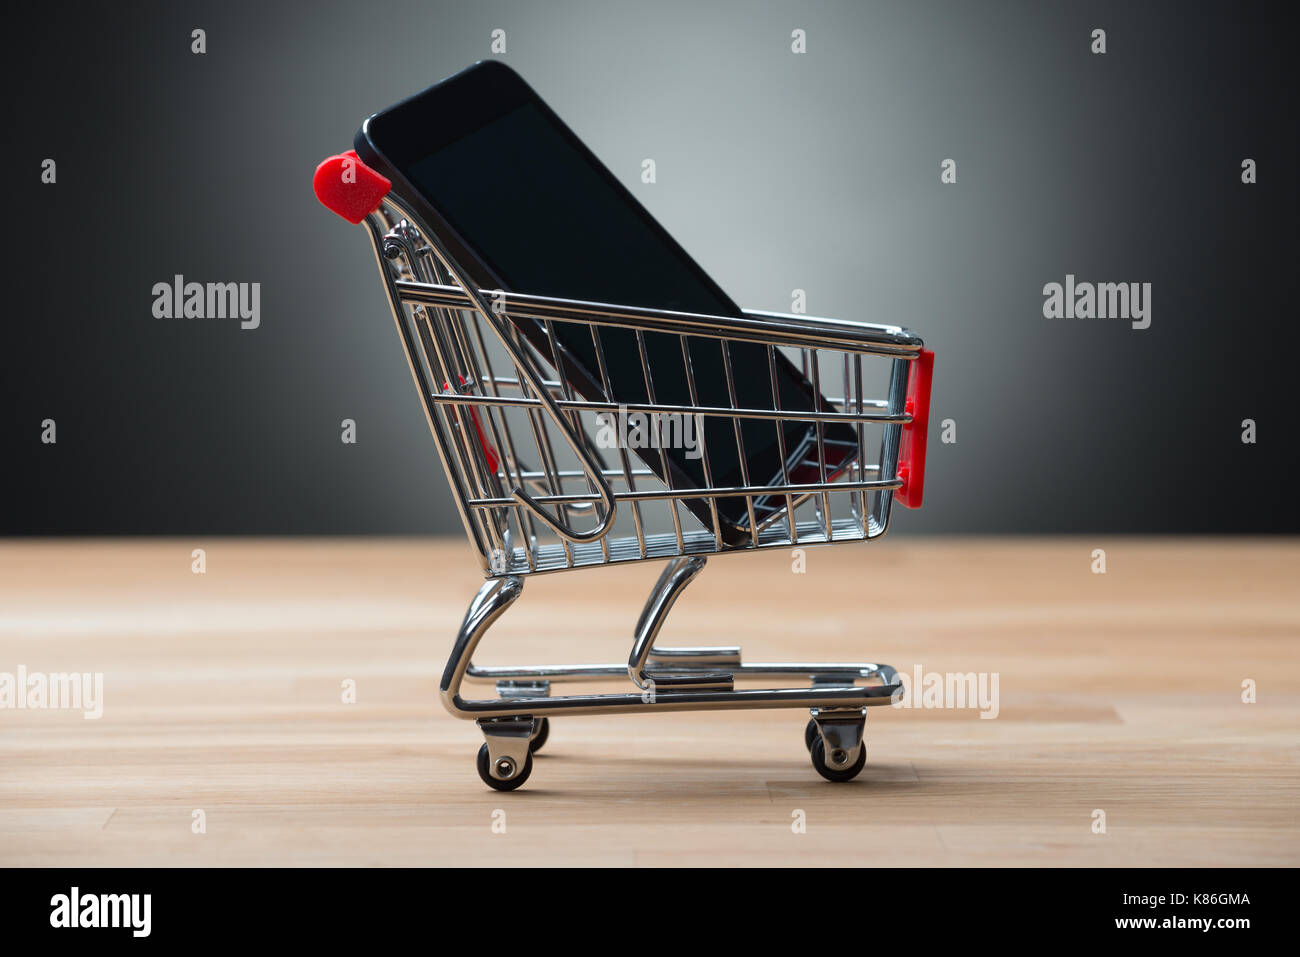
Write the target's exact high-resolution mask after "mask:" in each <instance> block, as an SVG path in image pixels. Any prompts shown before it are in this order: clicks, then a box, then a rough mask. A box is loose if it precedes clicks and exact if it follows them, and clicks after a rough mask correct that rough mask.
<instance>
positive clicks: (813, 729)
mask: <svg viewBox="0 0 1300 957" xmlns="http://www.w3.org/2000/svg"><path fill="white" fill-rule="evenodd" d="M820 737H821V732H820V731H818V730H817V722H816V721H814V720H813V719H812V718H809V719H808V726H807V727H806V728H804V729H803V746H804V747H805V748H807V749H808V751H809V753H812V746H813V742H814V741H816V740H817V739H818V738H820Z"/></svg>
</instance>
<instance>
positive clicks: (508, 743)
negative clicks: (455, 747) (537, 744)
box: [477, 715, 545, 791]
mask: <svg viewBox="0 0 1300 957" xmlns="http://www.w3.org/2000/svg"><path fill="white" fill-rule="evenodd" d="M543 720H545V719H543ZM478 726H479V730H480V731H482V732H483V737H485V738H487V741H486V742H484V744H483V747H481V748H479V750H478V762H477V765H478V776H479V777H480V778H482V779H483V783H484V784H486V785H487V786H488V787H490V788H492V789H494V790H497V791H513V790H514V789H515V788H517V787H519V786H520V785H521V784H523V783H524V782H525V781H527V780H528V775H530V774H532V773H533V752H532V746H533V737H534V735H535V734H541V725H540V723H535V722H534V721H533V719H532V717H530V716H528V715H521V716H519V717H515V718H483V719H480V720H479V722H478ZM543 740H544V739H543Z"/></svg>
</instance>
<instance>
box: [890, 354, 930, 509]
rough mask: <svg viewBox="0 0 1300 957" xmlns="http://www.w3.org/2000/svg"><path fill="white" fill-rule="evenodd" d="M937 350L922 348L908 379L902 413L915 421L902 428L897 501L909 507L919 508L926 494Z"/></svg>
mask: <svg viewBox="0 0 1300 957" xmlns="http://www.w3.org/2000/svg"><path fill="white" fill-rule="evenodd" d="M933 372H934V350H932V349H922V350H921V353H920V355H919V356H918V357H917V358H916V360H915V361H914V362H913V363H912V369H911V373H910V374H909V375H908V377H907V402H906V403H905V404H904V406H903V411H904V412H906V413H907V414H908V415H910V416H911V417H912V421H911V422H909V423H907V424H906V425H904V426H903V437H902V439H901V441H900V442H899V446H898V478H899V479H900V480H901V481H902V483H903V485H902V487H901V488H900V489H899V490H898V491H897V492H895V493H894V500H895V501H896V502H898V504H899V505H903V506H905V507H907V508H920V507H921V499H922V497H923V496H924V494H925V439H926V434H927V433H928V432H929V430H930V376H931V374H932V373H933Z"/></svg>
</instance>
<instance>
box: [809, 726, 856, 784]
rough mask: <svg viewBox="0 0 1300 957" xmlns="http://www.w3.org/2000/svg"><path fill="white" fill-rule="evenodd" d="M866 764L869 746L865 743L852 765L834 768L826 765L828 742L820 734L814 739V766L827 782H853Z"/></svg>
mask: <svg viewBox="0 0 1300 957" xmlns="http://www.w3.org/2000/svg"><path fill="white" fill-rule="evenodd" d="M866 763H867V745H866V743H865V742H863V745H862V747H861V748H859V749H858V759H857V760H856V761H854V762H853V763H852V764H851V765H849V766H848V767H847V768H832V767H830V766H829V765H827V763H826V742H825V741H823V740H822V738H821V735H820V734H819V735H818V736H817V737H816V738H815V739H813V744H812V764H813V767H814V768H816V769H817V773H818V774H820V775H821V776H822V777H824V778H825V779H826V780H827V781H852V780H853V779H854V778H856V777H857V776H858V774H859V772H861V770H862V768H863V766H864V765H865V764H866Z"/></svg>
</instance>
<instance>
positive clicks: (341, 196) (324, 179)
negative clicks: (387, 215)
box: [311, 150, 393, 226]
mask: <svg viewBox="0 0 1300 957" xmlns="http://www.w3.org/2000/svg"><path fill="white" fill-rule="evenodd" d="M311 185H312V188H313V189H315V190H316V198H317V199H319V200H320V201H321V203H322V204H323V205H324V206H325V208H326V209H329V210H332V211H333V212H336V213H338V214H339V215H340V216H342V217H343V218H344V219H346V220H347V221H348V222H349V223H351V224H352V225H353V226H355V225H357V223H359V222H361V220H363V219H365V218H366V217H367V216H369V215H370V214H371V213H373V212H374V211H375V210H376V209H378V208H379V204H380V203H381V202H383V200H384V197H385V196H387V195H388V191H389V190H390V189H392V188H393V184H392V182H391V181H390V180H389V179H388V177H386V176H382V175H381V174H379V173H376V172H375V171H374V170H372V169H371V168H370V167H369V166H367V165H366V164H365V163H363V162H361V158H360V157H359V156H357V154H356V150H348V151H347V152H346V153H339V154H338V155H336V156H327V157H326V158H325V159H324V160H322V161H321V164H320V165H319V166H317V167H316V175H315V176H313V177H312V181H311Z"/></svg>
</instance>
